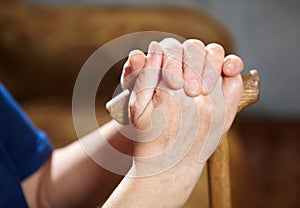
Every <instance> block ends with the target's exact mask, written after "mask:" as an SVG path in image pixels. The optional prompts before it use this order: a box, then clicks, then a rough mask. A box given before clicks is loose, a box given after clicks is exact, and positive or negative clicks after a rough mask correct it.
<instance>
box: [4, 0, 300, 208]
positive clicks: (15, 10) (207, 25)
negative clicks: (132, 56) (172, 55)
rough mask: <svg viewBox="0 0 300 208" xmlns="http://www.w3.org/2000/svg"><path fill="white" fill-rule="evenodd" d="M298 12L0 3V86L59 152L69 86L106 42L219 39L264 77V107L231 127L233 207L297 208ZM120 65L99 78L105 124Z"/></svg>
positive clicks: (262, 7)
mask: <svg viewBox="0 0 300 208" xmlns="http://www.w3.org/2000/svg"><path fill="white" fill-rule="evenodd" d="M299 8H300V1H298V0H286V1H280V0H272V1H271V0H252V1H247V0H227V1H220V0H219V1H217V0H185V1H171V0H160V1H159V0H152V1H146V0H143V1H133V0H123V1H121V0H119V1H117V0H98V1H97V0H74V1H71V0H54V1H53V0H52V1H50V0H23V1H21V0H19V1H17V0H15V1H13V0H11V1H9V0H0V81H1V82H2V83H4V85H5V86H6V87H7V88H8V89H9V90H10V91H11V92H12V94H13V95H14V96H15V97H16V99H17V100H18V101H19V102H20V103H21V104H22V106H23V107H24V108H25V110H26V112H27V113H28V114H29V116H30V117H31V118H32V120H33V121H34V122H35V123H36V125H37V126H38V127H40V128H42V129H44V130H45V131H46V132H47V133H48V135H49V137H50V138H51V140H52V142H53V144H54V145H55V146H56V147H61V146H63V145H66V144H68V143H70V142H71V141H74V140H76V139H77V136H76V134H75V131H74V127H73V123H72V111H71V110H72V109H71V105H72V90H73V87H74V83H75V80H76V77H77V74H78V72H79V71H80V69H81V66H82V65H83V64H84V62H85V61H86V59H87V58H88V57H89V56H90V55H91V54H92V53H93V52H94V51H95V50H96V49H97V48H99V47H100V46H101V45H103V44H105V43H106V42H108V41H110V40H112V39H114V38H117V37H119V36H121V35H125V34H128V33H132V32H138V31H146V30H155V31H165V32H170V33H174V34H177V35H180V36H182V37H184V38H198V39H201V40H203V41H204V42H205V43H206V44H207V43H210V42H217V43H220V44H222V45H223V46H224V48H225V50H226V53H227V54H230V53H236V54H238V55H239V56H241V57H242V58H243V60H244V62H245V71H247V70H249V69H251V68H256V69H258V71H259V74H260V79H261V97H260V100H259V102H258V103H256V104H255V105H253V106H251V107H249V108H248V109H246V110H245V111H243V112H242V113H240V114H239V116H238V118H237V119H236V121H235V123H234V126H233V128H232V131H231V139H230V147H231V149H230V151H231V173H232V174H231V175H232V195H233V206H234V207H251V208H252V207H280V208H281V207H287V208H298V207H300V197H299V193H300V179H299V176H300V164H299V158H300V151H299V150H300V130H299V128H300V96H299V92H300V85H299V81H298V79H299V78H300V70H299V55H300V53H299V48H300V41H299V37H300V27H299V21H300V13H299ZM123 62H124V60H121V61H120V62H119V63H117V64H116V65H115V66H114V67H113V68H112V69H111V70H110V71H109V73H108V74H107V75H106V77H105V79H104V80H103V82H101V85H100V88H99V93H98V96H97V103H99V106H97V108H96V110H97V115H98V122H99V124H100V125H101V124H102V123H104V122H106V121H107V120H108V119H109V117H108V115H107V113H106V112H105V110H104V103H105V102H106V101H107V100H109V99H110V97H111V95H112V93H113V90H114V87H115V86H116V85H117V83H118V80H119V76H120V72H121V66H122V64H123ZM83 111H84V110H83ZM0 116H1V115H0ZM194 199H195V198H193V200H194ZM196 200H197V198H196ZM199 200H200V201H201V199H199ZM188 206H189V205H187V207H188Z"/></svg>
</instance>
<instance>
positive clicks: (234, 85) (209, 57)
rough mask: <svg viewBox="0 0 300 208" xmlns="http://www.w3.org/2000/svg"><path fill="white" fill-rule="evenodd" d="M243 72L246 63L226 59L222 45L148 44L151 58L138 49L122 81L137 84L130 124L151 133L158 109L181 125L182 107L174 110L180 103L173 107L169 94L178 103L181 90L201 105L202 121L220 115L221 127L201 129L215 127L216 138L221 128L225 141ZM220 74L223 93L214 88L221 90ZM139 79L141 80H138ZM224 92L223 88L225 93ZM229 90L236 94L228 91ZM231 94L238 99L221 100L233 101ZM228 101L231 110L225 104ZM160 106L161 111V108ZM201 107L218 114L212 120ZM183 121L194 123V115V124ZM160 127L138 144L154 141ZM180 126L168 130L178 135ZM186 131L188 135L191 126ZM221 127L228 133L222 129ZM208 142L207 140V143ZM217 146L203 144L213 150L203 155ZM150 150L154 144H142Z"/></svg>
mask: <svg viewBox="0 0 300 208" xmlns="http://www.w3.org/2000/svg"><path fill="white" fill-rule="evenodd" d="M242 69H243V62H242V60H241V59H240V58H239V57H237V56H234V55H229V56H227V57H226V58H225V59H224V49H223V47H222V46H220V45H218V44H209V45H207V46H206V47H205V46H204V44H203V43H202V42H201V41H199V40H187V41H185V42H184V43H183V44H180V43H179V42H178V41H176V40H174V39H165V40H163V41H161V42H160V43H159V44H158V43H156V42H153V43H151V44H150V47H149V53H148V56H147V57H146V56H145V55H144V54H143V52H141V51H138V50H135V51H133V52H132V53H130V55H129V59H128V61H127V62H126V64H125V66H124V70H123V75H122V79H121V83H122V86H123V88H132V87H133V84H134V82H135V81H136V83H135V86H134V90H133V95H132V96H131V101H130V115H129V116H130V118H131V122H132V123H133V125H134V126H135V127H136V128H138V129H143V130H145V129H147V128H148V129H149V127H150V120H149V118H150V116H151V113H152V112H153V111H154V110H155V111H157V110H158V109H159V110H161V111H162V112H164V113H165V117H166V118H173V119H172V121H176V122H177V123H178V122H179V121H180V119H177V120H176V119H174V118H175V116H176V115H177V116H179V115H180V112H177V113H176V112H175V111H176V110H178V106H176V103H173V104H171V101H172V100H174V99H172V98H170V95H171V94H172V95H171V97H172V96H173V97H174V95H176V96H177V99H178V96H179V95H180V96H183V95H184V93H181V94H180V93H179V91H180V90H179V89H181V88H182V87H183V88H184V92H185V94H186V95H189V96H192V97H194V99H193V100H195V99H196V100H197V103H198V104H200V105H198V110H199V113H201V114H200V115H202V116H201V117H202V119H201V120H204V118H206V119H207V120H208V121H209V120H216V119H213V117H212V115H215V117H216V116H219V118H218V122H219V124H217V123H216V122H214V123H207V124H204V125H201V126H202V129H200V130H202V131H204V130H203V126H208V127H209V128H213V130H212V129H211V131H213V132H214V135H217V134H216V131H217V130H216V129H220V130H219V132H220V131H221V132H220V133H219V137H221V135H222V134H223V133H225V132H226V131H227V130H228V129H229V127H230V125H231V123H232V121H233V119H234V116H235V113H236V108H237V105H238V102H239V96H240V94H239V93H237V92H236V91H238V90H239V89H238V88H240V89H241V77H240V75H239V73H240V72H241V70H242ZM221 73H223V77H222V79H223V84H222V85H223V86H221V83H219V85H220V86H219V88H216V87H215V86H216V85H217V82H218V80H220V79H221ZM160 76H162V77H160ZM137 77H138V79H136V78H137ZM219 82H220V81H219ZM157 87H158V88H157ZM167 88H169V89H167ZM221 88H223V89H225V90H224V92H223V90H222V89H221ZM213 89H215V90H214V91H213V92H214V93H212V94H210V95H209V96H205V95H207V94H208V93H209V92H211V91H212V90H213ZM218 89H219V90H218ZM229 89H230V90H234V91H232V92H230V91H229ZM178 90H179V91H178ZM158 91H160V92H161V93H158ZM162 91H163V92H162ZM218 91H219V92H218ZM217 92H218V93H217ZM174 93H175V94H174ZM229 93H231V94H234V96H233V97H234V99H232V98H231V99H219V98H218V97H223V94H224V95H225V97H229V96H231V94H230V95H228V94H229ZM240 93H241V92H240ZM162 94H163V95H162ZM214 97H215V98H214ZM212 98H214V99H212ZM217 99H218V100H217ZM182 100H183V101H184V103H186V105H187V106H189V107H191V105H190V104H191V103H193V102H192V100H191V99H190V98H189V97H188V96H186V97H184V99H182ZM209 100H210V101H209ZM164 101H168V102H164ZM222 102H223V103H222ZM225 102H226V104H227V105H225ZM158 103H159V106H157V104H158ZM217 105H218V106H217ZM223 105H224V106H223ZM203 106H206V108H208V109H209V108H211V107H214V108H215V112H214V113H213V112H209V113H210V114H211V115H208V114H207V113H205V110H202V111H203V112H202V111H201V110H200V108H203ZM225 106H228V107H227V109H226V111H225V110H224V112H223V113H222V111H221V110H222V109H223V108H224V107H225ZM160 108H165V109H160ZM181 110H182V109H181ZM190 111H191V110H190ZM206 111H207V110H206ZM225 112H226V124H224V123H222V122H225V120H224V119H225V115H222V114H225ZM193 113H195V112H193ZM185 114H187V111H185ZM192 116H193V115H192ZM185 118H186V120H185V121H184V123H186V122H187V120H191V121H193V122H194V123H195V118H196V117H195V116H194V117H193V119H188V118H187V116H185ZM221 118H222V119H221ZM139 120H140V121H139ZM141 120H142V121H141ZM152 120H153V122H152V125H153V123H157V121H162V120H161V118H157V119H153V118H152ZM220 120H221V121H220ZM168 121H169V120H168ZM199 125H200V123H199ZM161 126H162V124H159V125H157V127H156V128H155V127H154V126H151V129H152V130H151V132H150V131H147V132H143V134H142V135H141V134H140V135H139V136H138V137H140V138H135V140H139V141H142V140H143V141H146V140H151V139H153V137H154V136H155V135H158V134H160V133H161V128H159V127H161ZM176 126H177V124H174V123H173V124H171V121H170V122H169V124H168V125H166V127H170V128H171V130H169V131H171V132H173V133H175V134H176V133H178V132H175V131H174V129H176ZM188 127H189V128H188V129H189V130H190V129H191V127H192V125H190V126H188ZM223 127H224V129H221V128H223ZM177 128H178V126H177ZM193 128H194V129H195V128H197V126H194V127H193ZM164 132H165V133H167V132H168V130H167V129H165V130H164ZM189 132H190V131H189ZM136 136H137V135H136ZM145 137H146V138H145ZM149 137H150V138H149ZM170 140H171V141H172V139H168V140H167V143H172V142H170ZM206 140H207V141H208V139H206ZM156 142H159V140H156ZM198 143H199V142H198ZM203 143H204V141H202V146H203V145H204V144H203ZM218 143H219V138H215V139H210V140H209V142H205V144H206V146H210V147H207V148H208V150H207V148H206V147H205V146H204V147H203V148H202V149H203V150H202V152H206V155H208V156H210V154H211V153H212V151H213V150H214V148H215V147H216V146H217V144H218ZM149 145H150V143H143V145H141V146H149ZM138 146H140V145H138ZM153 146H155V148H156V149H157V148H158V146H165V147H166V144H161V145H157V144H153ZM136 149H137V148H136ZM142 152H143V154H144V155H143V156H145V152H146V151H145V150H144V149H143V151H142ZM208 156H206V157H205V155H204V156H203V157H205V158H204V159H202V160H206V159H208Z"/></svg>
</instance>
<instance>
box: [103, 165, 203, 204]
mask: <svg viewBox="0 0 300 208" xmlns="http://www.w3.org/2000/svg"><path fill="white" fill-rule="evenodd" d="M190 165H191V166H189V165H188V166H187V165H186V163H182V162H180V163H179V164H177V165H176V166H174V167H173V168H171V169H169V170H167V171H166V172H163V173H160V174H157V175H154V176H147V177H142V178H132V177H125V178H124V179H123V180H122V182H121V183H120V184H119V186H118V187H117V188H116V189H115V191H114V192H113V193H112V195H111V196H110V197H109V199H108V200H107V201H106V202H105V204H104V206H103V207H104V208H117V207H124V208H132V207H143V208H152V207H164V208H174V207H182V206H183V205H184V204H185V202H186V201H187V200H188V197H189V196H190V194H191V192H192V190H193V188H194V185H195V184H196V181H197V180H198V179H199V176H200V174H201V172H202V169H203V166H204V164H200V163H198V164H190ZM131 174H132V173H131ZM182 190H184V192H182Z"/></svg>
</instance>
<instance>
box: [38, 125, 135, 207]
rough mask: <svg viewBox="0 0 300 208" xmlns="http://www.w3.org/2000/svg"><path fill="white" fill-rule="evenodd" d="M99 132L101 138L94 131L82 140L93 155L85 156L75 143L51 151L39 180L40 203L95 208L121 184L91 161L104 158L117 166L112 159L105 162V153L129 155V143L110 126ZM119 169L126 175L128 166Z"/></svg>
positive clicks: (118, 176) (130, 148)
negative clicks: (91, 147)
mask: <svg viewBox="0 0 300 208" xmlns="http://www.w3.org/2000/svg"><path fill="white" fill-rule="evenodd" d="M99 130H100V132H101V135H102V137H103V138H99V131H98V130H96V131H95V132H92V133H91V134H89V135H87V136H86V137H85V138H83V139H85V141H88V143H89V144H92V145H93V151H95V152H86V150H85V149H84V146H83V145H82V143H81V142H79V141H76V142H74V143H72V144H70V145H68V146H66V147H64V148H62V149H58V150H55V151H54V153H53V156H52V158H51V160H50V161H49V162H48V163H47V164H46V166H45V167H44V169H45V171H44V174H43V176H42V177H41V180H40V181H41V182H40V192H39V193H40V198H41V203H46V206H47V205H48V206H51V207H70V206H72V207H74V206H75V207H77V206H79V207H80V206H81V207H82V206H85V207H86V206H87V205H91V206H92V205H93V206H95V205H96V204H97V203H99V202H101V201H104V200H105V199H106V198H107V197H108V196H109V194H110V193H111V192H112V191H113V189H114V188H115V187H116V186H117V185H118V183H119V182H120V181H121V180H122V178H123V176H122V175H118V174H116V173H113V172H110V171H108V170H106V169H104V168H103V167H101V166H100V165H99V164H97V163H96V162H95V161H93V159H92V158H93V157H97V158H98V157H100V158H106V159H107V160H108V161H107V162H109V163H117V162H118V161H116V160H113V159H115V158H107V155H105V154H106V153H105V152H106V151H105V150H106V149H107V148H108V146H109V145H112V146H113V147H114V148H116V149H117V150H118V151H120V152H123V153H127V154H131V152H132V142H131V141H130V140H127V139H125V138H124V137H123V136H122V135H121V134H119V132H118V131H117V129H116V128H115V127H114V125H113V123H112V122H110V123H108V124H106V125H104V126H103V127H101V128H100V129H99ZM103 139H105V140H106V141H108V142H109V143H107V142H106V141H104V140H103ZM94 154H97V155H94ZM122 165H123V166H122V168H123V169H124V170H123V171H124V172H126V171H127V170H128V169H129V168H130V166H131V162H128V163H127V164H122ZM86 203H88V204H86ZM43 205H45V204H43ZM42 207H45V206H42Z"/></svg>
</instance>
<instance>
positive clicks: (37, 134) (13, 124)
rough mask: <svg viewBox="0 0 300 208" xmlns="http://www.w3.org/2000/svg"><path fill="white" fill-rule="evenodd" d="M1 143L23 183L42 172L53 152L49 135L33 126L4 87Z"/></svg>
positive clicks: (0, 100) (0, 101) (1, 92)
mask: <svg viewBox="0 0 300 208" xmlns="http://www.w3.org/2000/svg"><path fill="white" fill-rule="evenodd" d="M0 143H1V145H2V146H3V147H4V149H5V150H6V152H7V153H8V154H9V157H10V160H11V161H12V163H13V164H14V166H15V169H16V172H17V175H18V177H19V180H20V181H21V180H23V179H25V178H26V177H28V176H29V175H31V174H32V173H33V172H35V171H36V170H37V169H39V168H40V167H41V166H42V164H43V163H44V162H45V161H46V160H47V159H48V158H49V157H50V155H51V153H52V150H53V148H52V146H51V144H50V143H49V141H48V139H47V136H46V134H45V133H44V132H43V131H40V130H38V129H37V128H36V127H34V126H33V124H32V123H31V121H30V120H29V119H28V118H27V116H26V114H25V113H24V112H23V111H22V109H21V108H20V106H19V105H18V104H17V103H16V101H15V100H14V99H13V98H12V96H11V95H10V94H9V93H8V91H7V90H6V89H5V88H4V86H3V85H2V84H1V83H0Z"/></svg>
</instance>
